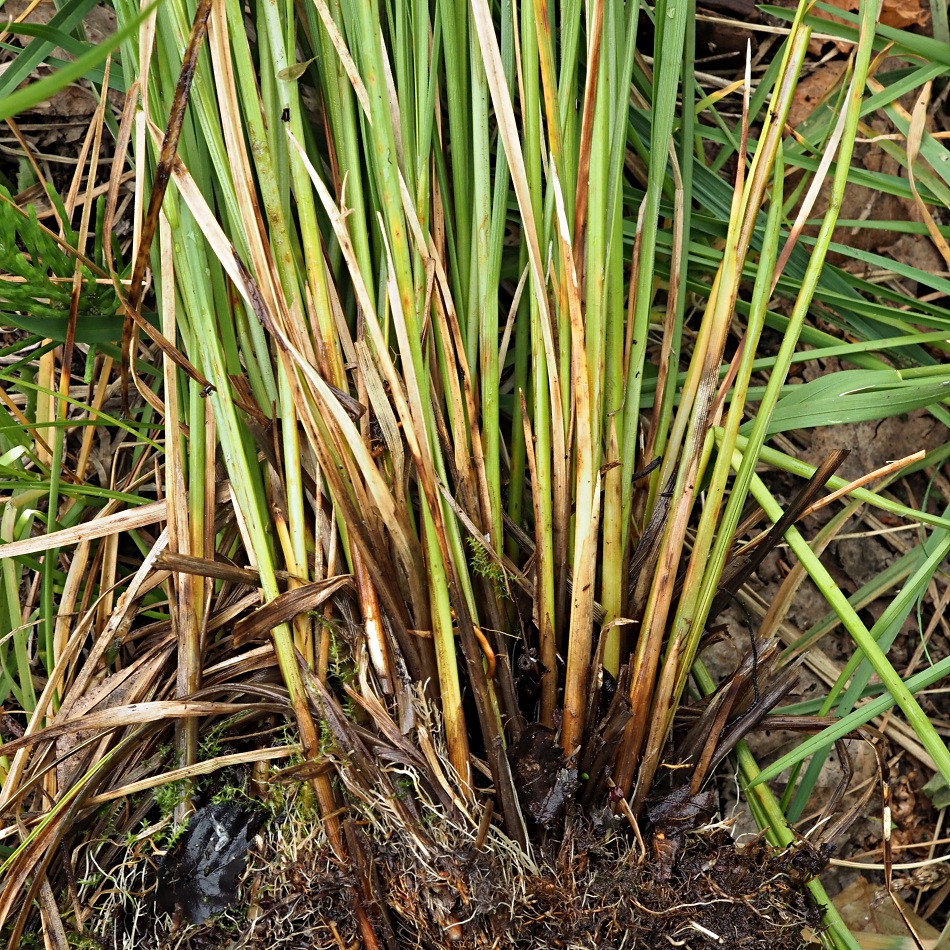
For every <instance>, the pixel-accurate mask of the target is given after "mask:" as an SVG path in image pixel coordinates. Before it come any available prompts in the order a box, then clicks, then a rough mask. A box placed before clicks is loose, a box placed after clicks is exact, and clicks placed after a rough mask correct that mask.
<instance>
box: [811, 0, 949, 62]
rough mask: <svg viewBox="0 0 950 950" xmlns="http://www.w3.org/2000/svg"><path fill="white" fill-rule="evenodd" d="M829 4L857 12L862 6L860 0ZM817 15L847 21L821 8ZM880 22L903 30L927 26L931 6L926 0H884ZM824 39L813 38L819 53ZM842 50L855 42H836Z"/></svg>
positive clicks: (816, 12) (845, 50)
mask: <svg viewBox="0 0 950 950" xmlns="http://www.w3.org/2000/svg"><path fill="white" fill-rule="evenodd" d="M828 4H829V6H833V7H838V9H839V10H846V11H847V12H848V13H857V12H858V7H859V6H860V3H859V0H828ZM814 12H815V15H816V16H818V17H821V18H822V19H825V20H831V21H832V22H834V23H845V22H846V21H845V20H843V19H841V18H839V17H836V16H834V15H833V14H831V13H826V12H825V11H824V10H821V9H820V8H815V11H814ZM880 22H881V23H882V24H883V25H884V26H892V27H894V28H895V29H898V30H903V29H905V28H906V27H911V26H921V27H922V26H926V25H927V24H928V23H929V22H930V7H929V5H928V4H927V3H926V0H923V2H922V0H884V5H883V7H882V8H881V16H880ZM824 42H825V41H824V40H821V39H813V40H812V41H811V44H810V48H811V49H812V51H813V52H815V53H817V52H818V51H819V50H820V49H821V47H822V45H823V44H824ZM835 46H837V47H838V49H840V50H841V51H842V52H845V53H848V52H850V51H851V49H852V48H853V46H854V44H853V43H851V42H848V41H845V40H838V41H837V42H836V43H835Z"/></svg>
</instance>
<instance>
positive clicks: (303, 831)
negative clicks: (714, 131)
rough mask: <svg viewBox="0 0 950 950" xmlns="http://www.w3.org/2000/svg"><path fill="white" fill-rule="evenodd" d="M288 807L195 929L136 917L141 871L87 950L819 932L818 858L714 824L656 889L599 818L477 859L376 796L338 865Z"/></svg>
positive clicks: (723, 940) (319, 836)
mask: <svg viewBox="0 0 950 950" xmlns="http://www.w3.org/2000/svg"><path fill="white" fill-rule="evenodd" d="M415 781H416V777H414V776H412V775H411V774H410V773H403V775H402V779H401V784H400V783H397V787H398V788H399V789H400V791H401V793H402V794H403V795H405V796H406V797H408V798H413V797H416V795H418V794H419V793H420V791H421V790H420V787H419V786H417V785H415ZM296 794H297V797H296V800H295V801H294V802H293V805H292V807H290V808H289V809H288V810H286V811H285V813H284V814H283V815H282V816H281V817H280V818H279V819H277V818H275V819H272V820H271V822H270V823H269V825H268V826H267V827H266V828H264V829H263V831H262V832H261V833H260V834H259V835H258V836H257V838H256V845H255V848H254V853H253V855H252V857H251V860H250V864H249V866H248V868H247V870H246V871H245V873H244V875H243V877H242V880H241V885H240V888H239V894H238V903H237V904H236V905H235V906H234V907H232V908H230V909H229V910H227V911H226V912H225V913H223V914H218V915H217V916H215V917H212V918H210V919H208V920H205V921H203V922H202V923H200V924H197V925H195V924H191V923H189V922H188V921H187V920H183V919H182V918H181V915H178V917H177V918H175V917H173V916H169V915H167V914H162V913H158V914H156V913H155V912H154V910H153V911H151V912H147V913H143V912H142V911H141V907H149V906H151V904H153V903H154V901H152V902H151V903H150V901H149V899H148V898H147V897H144V898H143V897H141V896H140V897H139V898H138V902H137V903H138V904H139V905H140V907H139V909H137V910H133V908H132V903H131V902H130V900H129V897H128V892H127V891H126V890H125V888H128V887H130V885H131V883H132V881H135V882H137V886H138V888H142V889H144V890H145V892H146V894H147V893H150V892H152V891H153V890H154V887H155V885H154V872H153V871H152V870H150V869H149V868H148V867H146V865H147V864H148V862H145V861H140V862H138V863H137V864H135V865H132V866H129V867H127V868H125V869H124V871H123V872H122V875H121V876H122V881H123V886H122V887H112V888H103V889H102V890H101V893H102V894H103V895H104V897H105V898H106V902H107V903H109V904H111V905H112V906H110V907H103V908H102V911H101V912H100V913H97V914H96V915H95V916H94V918H93V919H94V920H95V921H97V922H98V923H97V925H96V927H95V929H96V930H97V933H96V934H95V937H96V939H98V940H99V941H100V942H101V944H102V945H103V946H104V947H108V948H110V950H126V948H132V947H135V948H136V950H138V948H144V950H151V948H158V947H167V946H172V945H174V946H175V947H177V948H180V950H223V948H225V947H227V948H229V950H242V948H248V950H298V948H299V950H304V948H306V950H311V948H313V950H340V948H345V947H353V946H372V945H374V944H375V945H377V946H379V947H387V948H392V950H402V948H410V947H412V948H431V950H444V948H445V947H454V948H458V950H476V948H486V947H494V948H497V950H549V948H574V950H588V948H589V950H613V948H616V950H620V948H621V947H623V948H631V950H661V948H662V950H666V948H668V947H671V946H675V947H687V948H694V950H700V948H706V947H711V946H723V947H730V948H744V950H759V948H762V950H766V948H767V950H786V948H788V950H797V948H804V947H806V946H808V943H807V937H806V936H804V934H805V933H806V932H808V931H811V932H812V933H814V932H816V931H818V930H820V928H821V911H820V910H819V909H818V908H816V907H815V906H814V905H813V904H811V903H810V902H809V901H808V900H807V899H806V897H805V896H804V893H803V888H804V884H805V883H806V882H807V880H808V879H810V877H811V876H813V875H814V874H815V873H817V872H818V871H819V870H821V868H822V867H823V865H824V855H823V854H822V853H820V852H819V851H818V850H817V849H816V848H814V847H813V846H812V845H811V844H809V843H807V842H800V843H799V844H796V845H794V846H792V847H791V848H789V849H785V850H777V849H775V848H774V847H773V846H771V845H770V844H769V843H768V842H767V841H766V840H765V839H764V837H761V836H760V837H756V838H754V839H752V840H751V841H749V842H747V843H745V844H736V842H734V841H733V839H732V838H731V836H730V834H729V831H728V829H727V827H726V825H724V824H716V825H712V826H708V825H707V826H705V827H703V828H699V829H696V830H692V831H689V832H687V833H686V834H684V835H682V837H681V838H680V839H679V842H680V843H679V850H678V853H677V858H676V861H675V862H673V864H672V865H671V866H669V867H668V869H667V870H668V875H667V876H666V877H665V879H664V878H663V876H662V875H661V874H660V873H659V870H660V868H661V865H660V864H658V863H657V862H656V861H654V860H652V859H650V858H647V859H644V857H643V853H642V852H641V850H640V848H639V847H638V846H637V844H636V843H635V842H634V841H632V839H631V837H630V835H629V834H628V833H627V831H626V829H625V825H623V824H620V823H618V822H617V821H616V819H615V818H614V817H613V816H612V815H611V814H610V813H609V812H608V811H606V810H605V811H602V812H599V813H595V814H594V816H593V817H592V818H590V819H588V818H583V819H582V818H580V817H574V818H570V819H569V820H568V831H567V834H566V835H565V836H564V838H563V841H561V842H560V843H558V844H555V843H553V842H552V843H551V844H550V845H549V846H547V847H542V848H541V849H540V853H539V854H538V855H537V856H536V857H535V858H534V859H532V857H531V856H529V855H527V854H525V852H523V851H522V850H521V849H520V848H518V847H517V846H515V845H514V844H513V843H512V842H511V841H510V839H508V838H507V837H506V836H505V835H504V834H503V832H502V831H501V830H500V829H499V828H498V827H497V826H495V825H491V826H490V828H489V831H488V833H487V835H486V836H485V842H484V844H483V846H482V847H481V848H479V847H478V846H477V844H478V842H477V836H478V833H479V829H478V828H477V827H476V826H475V825H474V824H468V823H458V822H456V821H453V820H451V819H450V818H449V817H448V816H447V815H446V813H444V812H443V811H442V810H441V809H438V808H435V807H433V808H432V809H431V810H429V811H423V809H422V806H423V804H424V802H423V801H419V802H418V805H419V806H420V810H421V811H423V814H424V815H425V816H426V817H425V818H424V819H423V824H424V825H425V834H424V835H423V836H419V835H416V834H414V833H413V830H412V828H411V826H410V825H408V824H407V823H406V822H405V821H404V820H403V819H402V818H400V817H399V816H398V814H397V813H395V812H393V811H392V809H391V807H390V805H389V803H387V802H386V801H384V800H382V799H380V800H379V801H378V802H376V803H375V805H376V806H377V807H376V808H375V810H374V809H373V808H372V807H371V803H369V802H367V801H365V800H364V801H361V802H360V803H358V804H355V803H354V811H358V812H359V814H360V820H359V821H358V822H357V821H354V822H353V823H352V824H351V825H350V829H351V831H352V841H351V845H352V846H353V847H356V846H357V842H358V851H359V854H360V857H359V860H357V861H354V862H352V863H351V864H350V866H347V867H344V866H341V865H340V864H339V862H338V861H337V859H336V858H335V857H334V855H333V850H332V848H331V847H330V845H329V842H328V841H327V839H326V836H325V834H324V833H323V831H322V830H321V828H320V824H319V819H318V818H317V817H316V815H315V814H312V812H311V811H310V810H308V806H307V804H306V801H307V795H306V790H304V789H303V787H301V788H300V789H298V790H297V793H296ZM422 797H423V799H424V798H425V795H424V794H423V796H422ZM430 804H431V803H430ZM308 815H311V817H309V818H308V817H307V816H308ZM656 836H657V837H659V838H661V839H662V834H661V833H656ZM117 883H118V881H117ZM138 893H139V894H140V895H141V893H142V891H141V890H139V891H138ZM120 905H121V906H120ZM358 905H359V907H362V908H365V909H368V911H369V912H368V913H367V914H366V918H367V919H366V920H363V921H361V920H360V916H359V914H358V913H357V911H358V909H359V907H358ZM367 923H368V924H369V927H370V928H371V930H372V932H371V933H368V932H367V930H366V926H367Z"/></svg>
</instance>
